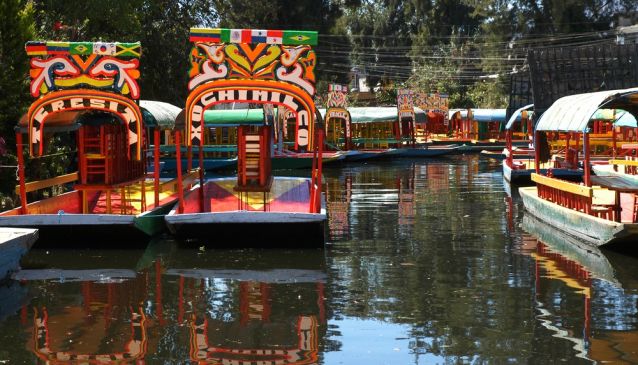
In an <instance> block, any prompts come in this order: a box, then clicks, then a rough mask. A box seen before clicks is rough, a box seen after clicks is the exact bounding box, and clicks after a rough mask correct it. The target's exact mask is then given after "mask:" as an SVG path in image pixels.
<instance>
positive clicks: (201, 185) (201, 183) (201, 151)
mask: <svg viewBox="0 0 638 365" xmlns="http://www.w3.org/2000/svg"><path fill="white" fill-rule="evenodd" d="M204 173H205V170H204V138H200V139H199V210H200V211H201V212H202V213H203V212H204Z"/></svg>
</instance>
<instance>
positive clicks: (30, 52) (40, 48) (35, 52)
mask: <svg viewBox="0 0 638 365" xmlns="http://www.w3.org/2000/svg"><path fill="white" fill-rule="evenodd" d="M24 49H25V50H26V51H27V56H44V55H46V54H47V45H46V43H45V42H27V44H26V45H25V46H24Z"/></svg>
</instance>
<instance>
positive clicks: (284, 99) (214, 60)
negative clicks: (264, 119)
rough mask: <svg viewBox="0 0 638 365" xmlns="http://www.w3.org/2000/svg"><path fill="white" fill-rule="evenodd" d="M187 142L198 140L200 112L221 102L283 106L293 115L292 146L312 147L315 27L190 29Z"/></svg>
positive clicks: (298, 148) (202, 113) (302, 148)
mask: <svg viewBox="0 0 638 365" xmlns="http://www.w3.org/2000/svg"><path fill="white" fill-rule="evenodd" d="M190 40H191V42H193V44H194V45H193V48H192V50H191V53H190V62H191V69H190V72H189V75H190V80H189V83H188V89H189V91H190V95H189V97H188V99H187V101H186V108H185V124H186V126H185V127H186V137H187V138H186V143H187V144H188V145H189V146H190V145H192V144H193V143H197V144H199V143H201V142H202V139H201V137H202V132H203V127H204V111H205V110H206V109H208V108H210V107H211V106H213V105H216V104H219V103H232V102H247V103H253V104H271V105H277V106H285V107H286V108H287V109H289V110H290V111H291V112H292V113H293V114H294V116H295V117H296V120H297V126H296V132H297V133H296V136H295V138H296V139H295V149H296V150H305V151H309V150H311V149H312V148H313V143H314V141H313V132H314V120H315V105H314V101H313V97H314V95H315V91H316V90H315V74H314V68H315V64H316V55H315V53H314V51H313V50H312V47H311V46H312V45H315V44H316V42H317V33H316V32H306V31H277V30H255V29H221V28H215V29H210V28H192V29H191V35H190Z"/></svg>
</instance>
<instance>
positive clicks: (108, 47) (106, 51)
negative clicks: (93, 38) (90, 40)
mask: <svg viewBox="0 0 638 365" xmlns="http://www.w3.org/2000/svg"><path fill="white" fill-rule="evenodd" d="M93 53H95V54H97V55H106V56H115V54H116V53H117V46H116V45H115V43H107V42H95V43H94V44H93Z"/></svg>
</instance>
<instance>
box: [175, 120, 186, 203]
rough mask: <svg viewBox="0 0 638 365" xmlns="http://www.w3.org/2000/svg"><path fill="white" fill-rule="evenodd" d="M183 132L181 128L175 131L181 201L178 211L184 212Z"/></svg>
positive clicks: (178, 192)
mask: <svg viewBox="0 0 638 365" xmlns="http://www.w3.org/2000/svg"><path fill="white" fill-rule="evenodd" d="M181 138H182V137H181V133H180V132H179V130H176V131H175V162H177V194H178V196H179V203H178V207H177V211H178V212H179V213H184V182H183V181H182V151H181V148H182V147H181V146H180V142H181Z"/></svg>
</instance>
